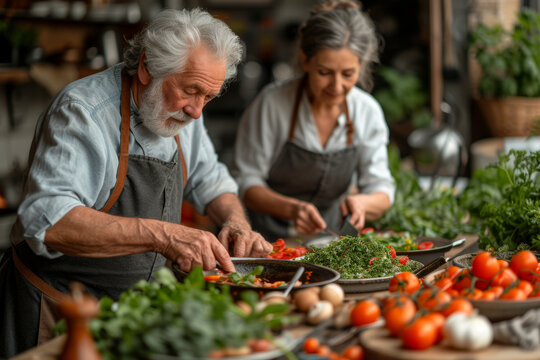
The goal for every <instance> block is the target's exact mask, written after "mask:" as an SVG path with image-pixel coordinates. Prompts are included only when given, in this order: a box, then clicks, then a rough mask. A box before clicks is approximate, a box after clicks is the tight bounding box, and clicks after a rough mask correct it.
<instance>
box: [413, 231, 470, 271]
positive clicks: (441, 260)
mask: <svg viewBox="0 0 540 360" xmlns="http://www.w3.org/2000/svg"><path fill="white" fill-rule="evenodd" d="M464 241H465V238H463V239H459V240H456V241H454V242H453V244H458V245H461V244H462V243H463V242H464ZM453 246H456V245H453ZM458 255H459V254H456V255H454V256H451V257H446V256H439V257H438V258H436V259H435V260H433V261H432V262H430V263H428V264H426V265H424V266H422V267H421V268H420V269H418V270H416V271H415V272H414V274H415V275H416V277H418V278H421V277H424V276H426V275H427V274H429V273H430V272H432V271H435V270H437V269H438V268H439V267H441V266H442V265H444V264H446V263H447V262H450V261H452V260H453V259H454V258H455V257H456V256H458Z"/></svg>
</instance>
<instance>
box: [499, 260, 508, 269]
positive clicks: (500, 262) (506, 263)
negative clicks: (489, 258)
mask: <svg viewBox="0 0 540 360" xmlns="http://www.w3.org/2000/svg"><path fill="white" fill-rule="evenodd" d="M497 261H498V262H499V265H501V269H506V268H507V267H509V266H510V264H509V263H508V261H506V260H502V259H497Z"/></svg>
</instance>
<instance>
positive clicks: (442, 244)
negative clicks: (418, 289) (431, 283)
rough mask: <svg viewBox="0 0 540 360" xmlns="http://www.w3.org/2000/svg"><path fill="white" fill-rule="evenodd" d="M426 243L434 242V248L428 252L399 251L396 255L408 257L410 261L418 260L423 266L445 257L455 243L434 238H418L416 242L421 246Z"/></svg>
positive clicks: (427, 250)
mask: <svg viewBox="0 0 540 360" xmlns="http://www.w3.org/2000/svg"><path fill="white" fill-rule="evenodd" d="M424 241H432V242H433V247H432V248H431V249H426V250H409V251H397V252H396V254H397V255H399V256H401V255H406V256H408V257H409V259H412V260H416V261H418V262H421V263H422V264H429V263H430V262H432V261H433V260H435V259H437V258H439V257H441V256H444V254H446V252H447V251H448V250H450V249H451V248H452V246H453V245H452V243H453V241H451V240H447V239H442V238H432V237H417V238H416V239H415V240H414V242H415V243H417V244H420V243H422V242H424Z"/></svg>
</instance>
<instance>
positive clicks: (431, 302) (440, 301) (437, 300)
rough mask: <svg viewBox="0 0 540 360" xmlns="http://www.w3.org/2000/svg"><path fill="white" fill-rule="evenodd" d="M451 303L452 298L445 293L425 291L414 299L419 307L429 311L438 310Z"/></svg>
mask: <svg viewBox="0 0 540 360" xmlns="http://www.w3.org/2000/svg"><path fill="white" fill-rule="evenodd" d="M450 301H452V297H451V296H450V294H448V293H447V292H446V291H436V290H434V291H432V290H431V289H426V290H424V291H423V292H422V294H421V295H420V296H419V297H418V299H416V302H417V304H418V306H419V307H421V308H424V309H429V310H439V309H441V308H442V307H444V306H445V305H446V304H448V303H449V302H450Z"/></svg>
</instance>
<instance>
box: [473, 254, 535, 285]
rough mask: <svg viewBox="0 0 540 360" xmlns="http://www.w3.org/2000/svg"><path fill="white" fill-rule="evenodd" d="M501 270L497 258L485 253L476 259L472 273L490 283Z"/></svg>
mask: <svg viewBox="0 0 540 360" xmlns="http://www.w3.org/2000/svg"><path fill="white" fill-rule="evenodd" d="M500 268H501V265H499V262H498V261H497V258H495V257H493V256H491V253H490V252H487V251H484V252H481V253H480V254H478V255H476V256H475V257H474V259H473V262H472V268H471V271H472V274H473V275H474V276H476V277H477V278H480V279H482V280H486V281H489V280H491V279H492V278H493V277H494V276H495V275H497V273H498V272H499V270H500ZM535 269H536V267H535Z"/></svg>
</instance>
